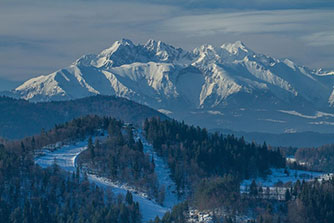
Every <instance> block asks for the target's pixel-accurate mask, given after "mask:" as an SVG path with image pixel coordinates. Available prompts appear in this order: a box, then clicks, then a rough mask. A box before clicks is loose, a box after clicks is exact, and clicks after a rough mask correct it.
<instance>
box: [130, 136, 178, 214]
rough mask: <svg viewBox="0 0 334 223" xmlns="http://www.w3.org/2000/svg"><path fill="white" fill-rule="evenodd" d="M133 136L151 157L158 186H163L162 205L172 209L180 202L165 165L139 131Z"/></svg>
mask: <svg viewBox="0 0 334 223" xmlns="http://www.w3.org/2000/svg"><path fill="white" fill-rule="evenodd" d="M135 136H136V140H139V139H140V140H141V141H142V143H143V146H144V153H146V154H148V155H149V156H150V158H151V159H152V156H153V159H154V164H155V168H154V171H155V173H156V175H157V177H158V181H159V185H160V186H161V185H164V187H165V200H164V203H163V204H164V206H165V207H168V208H172V207H173V206H174V205H176V204H177V203H179V202H180V201H179V199H178V197H177V192H176V185H175V183H174V181H173V180H172V179H171V177H170V175H171V173H170V170H169V168H168V165H167V163H166V162H165V161H164V160H163V159H162V158H161V157H159V156H158V155H157V154H156V152H155V151H154V149H153V146H152V145H151V144H150V143H148V142H147V140H146V139H145V137H144V136H143V134H142V131H141V130H138V131H136V132H135Z"/></svg>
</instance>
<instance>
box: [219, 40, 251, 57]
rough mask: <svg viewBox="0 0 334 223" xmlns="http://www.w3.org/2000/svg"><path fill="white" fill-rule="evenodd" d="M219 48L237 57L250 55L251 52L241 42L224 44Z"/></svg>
mask: <svg viewBox="0 0 334 223" xmlns="http://www.w3.org/2000/svg"><path fill="white" fill-rule="evenodd" d="M220 48H222V49H224V50H226V51H227V52H229V53H230V54H234V55H237V54H239V53H242V52H243V53H247V54H252V53H253V51H252V50H250V49H248V48H247V47H246V45H245V44H244V43H243V42H241V41H236V42H235V43H224V44H223V45H221V46H220Z"/></svg>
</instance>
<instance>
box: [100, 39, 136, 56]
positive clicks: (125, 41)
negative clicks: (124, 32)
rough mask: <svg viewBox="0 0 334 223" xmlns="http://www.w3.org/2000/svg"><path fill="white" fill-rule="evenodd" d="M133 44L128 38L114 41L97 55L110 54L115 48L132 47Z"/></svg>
mask: <svg viewBox="0 0 334 223" xmlns="http://www.w3.org/2000/svg"><path fill="white" fill-rule="evenodd" d="M134 46H135V45H134V44H133V42H132V41H131V40H128V39H121V40H118V41H116V42H115V43H114V44H113V45H112V46H111V47H110V48H107V49H105V50H103V51H102V52H101V53H100V54H99V56H110V55H112V54H114V53H115V52H116V51H117V50H119V49H120V48H121V47H134Z"/></svg>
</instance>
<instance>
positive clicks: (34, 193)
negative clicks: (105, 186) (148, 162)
mask: <svg viewBox="0 0 334 223" xmlns="http://www.w3.org/2000/svg"><path fill="white" fill-rule="evenodd" d="M27 157H29V156H27V155H26V154H25V153H21V154H18V153H14V152H12V151H11V150H8V149H7V148H5V147H4V146H3V145H0V197H1V199H0V219H1V222H13V223H14V222H17V223H18V222H26V223H36V222H37V223H44V222H50V223H53V222H55V223H56V222H57V223H58V222H59V223H63V222H64V223H65V222H68V223H70V222H122V223H127V222H132V223H137V222H140V219H141V216H140V213H139V205H138V203H135V202H133V200H132V197H131V196H127V197H126V199H124V198H123V197H122V196H119V197H115V196H114V195H113V194H112V193H111V192H107V193H104V191H103V190H101V189H99V188H98V187H96V186H95V185H92V184H90V183H89V182H88V180H87V179H82V178H81V179H80V177H79V174H72V175H71V174H69V173H65V172H63V171H61V170H60V169H59V168H58V167H57V166H56V165H54V166H53V167H51V168H48V169H41V168H40V167H38V166H37V165H35V164H34V162H33V160H32V159H29V158H27Z"/></svg>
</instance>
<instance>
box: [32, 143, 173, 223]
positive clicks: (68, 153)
mask: <svg viewBox="0 0 334 223" xmlns="http://www.w3.org/2000/svg"><path fill="white" fill-rule="evenodd" d="M87 141H88V140H84V141H81V142H77V143H75V144H72V145H65V146H62V147H61V148H59V149H57V150H55V151H49V150H47V151H45V152H44V153H43V155H41V156H38V157H36V159H35V162H36V163H37V164H38V165H40V166H41V167H43V168H46V167H48V166H51V165H53V164H54V163H56V164H57V165H59V167H61V168H62V169H64V170H66V171H69V172H74V171H75V170H76V158H77V157H78V155H79V154H80V153H81V152H82V151H84V150H86V149H87ZM158 177H159V176H158ZM88 180H89V181H90V182H92V183H95V184H96V185H98V186H100V187H102V188H104V189H111V190H112V191H113V193H115V194H122V195H124V196H125V195H126V193H127V190H126V189H125V188H123V187H121V186H117V185H116V184H114V183H113V182H111V181H110V180H109V179H107V178H105V177H98V176H96V175H91V174H90V175H88ZM132 195H133V199H134V201H136V202H138V203H139V207H140V211H141V214H142V216H143V219H142V220H143V222H148V221H149V220H151V219H154V218H155V217H156V216H159V217H160V218H161V217H162V216H163V215H164V213H165V212H167V211H168V210H169V208H166V207H162V206H160V205H159V204H158V203H156V202H155V201H152V200H150V199H148V198H147V197H145V196H142V195H141V194H139V193H138V194H137V193H134V192H133V193H132Z"/></svg>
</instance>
